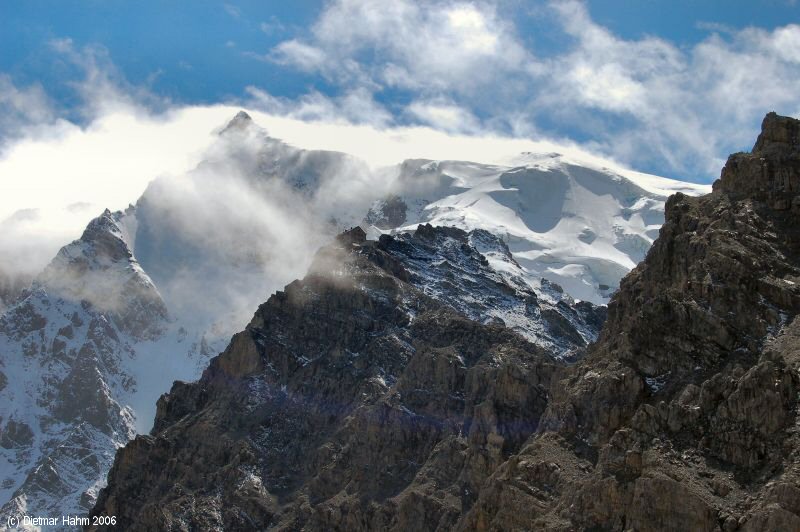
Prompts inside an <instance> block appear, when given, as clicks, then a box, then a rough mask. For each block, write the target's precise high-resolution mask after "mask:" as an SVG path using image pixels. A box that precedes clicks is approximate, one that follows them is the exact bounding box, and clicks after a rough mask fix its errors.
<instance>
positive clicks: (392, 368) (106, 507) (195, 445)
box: [95, 226, 557, 530]
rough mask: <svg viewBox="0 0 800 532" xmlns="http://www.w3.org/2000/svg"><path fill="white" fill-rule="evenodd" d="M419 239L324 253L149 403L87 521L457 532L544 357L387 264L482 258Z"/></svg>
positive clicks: (545, 377) (427, 236) (541, 379)
mask: <svg viewBox="0 0 800 532" xmlns="http://www.w3.org/2000/svg"><path fill="white" fill-rule="evenodd" d="M418 233H419V235H417V236H416V237H414V238H410V237H403V240H402V242H396V241H394V239H392V238H390V237H387V238H384V239H382V240H381V241H380V242H374V241H366V240H365V239H364V234H363V232H362V231H360V229H356V230H353V231H350V232H348V233H345V234H343V235H342V236H341V237H340V238H338V239H337V242H336V243H335V244H334V245H332V246H331V247H329V248H326V249H324V250H322V251H321V252H320V253H319V254H318V256H317V258H316V262H315V263H314V265H313V266H312V268H311V271H310V272H309V274H308V275H307V276H306V278H305V279H303V280H302V281H295V282H294V283H292V284H290V285H288V286H287V287H286V289H285V290H284V291H283V292H278V293H276V294H275V295H274V296H272V297H271V298H270V299H269V300H268V301H267V302H266V303H264V304H263V305H262V306H261V307H260V308H259V309H258V311H257V312H256V314H255V316H254V318H253V320H252V321H251V323H250V324H249V325H248V326H247V328H246V329H245V330H244V331H243V332H241V333H239V334H237V335H236V336H235V337H234V338H233V340H232V341H231V344H230V345H229V347H228V348H227V350H226V351H225V352H224V353H222V354H221V355H220V356H219V357H217V358H215V359H214V360H213V362H212V364H211V365H210V367H209V368H208V369H207V370H206V372H205V373H204V375H203V378H202V379H201V381H200V382H199V383H197V384H183V383H176V384H175V386H174V387H173V389H172V391H171V392H170V394H168V395H165V396H164V397H162V399H161V400H160V401H159V404H158V413H157V419H156V423H155V428H154V430H153V433H152V435H150V436H140V437H138V438H136V440H134V441H133V442H132V443H131V444H130V445H128V446H127V447H126V448H125V449H124V450H123V451H122V452H121V453H119V455H118V458H117V460H116V463H115V465H114V467H113V470H112V472H111V477H110V478H111V484H110V486H109V488H108V489H106V490H105V491H104V492H103V494H102V496H101V498H102V500H101V501H100V503H99V504H98V506H97V509H96V510H95V512H96V513H103V512H105V513H109V514H114V515H117V516H118V519H119V522H122V523H126V525H129V526H130V527H131V528H132V529H139V530H149V529H156V528H164V527H168V528H172V529H183V528H186V527H188V528H189V529H215V528H221V527H224V528H227V529H247V528H252V527H255V528H262V527H266V526H274V527H277V528H286V529H299V528H301V527H304V526H305V527H308V528H311V529H331V528H340V529H359V528H365V527H366V528H370V529H381V528H387V527H396V528H400V529H404V530H412V529H417V530H424V529H426V528H430V527H431V526H433V525H434V524H435V523H440V524H441V525H442V526H444V527H445V528H449V527H452V526H454V525H455V524H456V522H457V521H458V519H459V517H460V516H461V515H462V514H463V513H464V512H465V510H466V509H467V508H469V506H470V505H471V504H472V502H473V501H474V500H475V498H476V496H477V494H478V493H479V490H480V486H481V484H482V482H483V481H484V480H485V479H486V477H487V476H488V474H490V473H491V472H492V471H493V470H494V468H496V467H497V466H499V465H500V464H502V463H503V462H504V461H505V460H506V459H507V458H508V457H509V456H510V455H512V454H513V453H514V452H516V451H517V450H518V449H519V447H520V445H521V444H522V442H524V441H525V440H526V439H527V438H528V437H529V436H530V435H531V434H532V433H533V432H534V431H535V430H536V427H537V426H538V420H539V417H540V416H541V413H542V412H543V411H544V408H545V405H546V402H547V391H546V390H547V388H548V386H549V383H550V378H551V375H552V374H553V371H554V369H555V368H556V365H557V362H556V361H555V359H554V358H553V357H552V353H550V352H548V351H545V350H544V349H543V348H541V347H538V346H536V345H534V344H532V343H529V342H528V341H526V340H525V339H523V338H522V337H521V336H520V335H518V334H516V333H514V332H513V331H511V330H510V329H508V328H506V327H504V326H502V325H495V324H491V323H489V324H481V323H478V322H477V321H473V320H470V319H467V318H466V317H464V316H463V315H462V314H459V313H458V312H456V311H455V310H454V309H453V308H452V307H451V306H449V305H448V304H445V303H443V302H441V301H438V300H437V299H435V298H433V297H431V296H428V295H426V294H425V293H424V292H423V290H421V289H420V288H418V287H417V286H415V284H414V282H415V281H419V280H415V279H414V277H415V275H416V274H414V273H413V272H410V271H409V270H407V269H406V268H405V267H404V265H403V262H402V260H401V259H402V258H403V257H406V258H407V255H406V254H407V253H411V252H413V251H415V250H416V251H417V252H421V250H422V248H421V247H419V246H421V245H422V242H421V240H420V239H422V240H426V241H430V240H431V239H433V240H436V239H439V241H440V242H443V239H445V238H453V237H454V238H456V242H457V243H458V244H459V245H460V246H463V247H464V248H466V251H463V253H464V254H465V255H467V256H471V257H473V258H474V259H475V260H476V261H478V257H480V256H481V255H480V254H478V253H477V252H476V251H475V250H474V249H473V248H471V247H469V245H468V243H467V242H468V235H467V234H466V233H464V232H463V231H459V230H452V231H450V230H444V229H435V228H431V227H430V226H427V227H422V228H421V229H420V231H418ZM449 233H453V235H451V236H448V235H449ZM403 245H404V246H405V247H403ZM401 248H402V249H401ZM456 249H459V248H456ZM451 258H452V257H451ZM484 260H485V259H484ZM431 268H433V266H431ZM506 289H507V290H509V291H512V288H511V287H508V286H507V287H506Z"/></svg>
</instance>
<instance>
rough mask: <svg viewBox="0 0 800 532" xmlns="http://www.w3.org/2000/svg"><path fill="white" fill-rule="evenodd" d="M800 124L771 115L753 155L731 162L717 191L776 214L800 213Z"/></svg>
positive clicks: (716, 185) (736, 157)
mask: <svg viewBox="0 0 800 532" xmlns="http://www.w3.org/2000/svg"><path fill="white" fill-rule="evenodd" d="M799 138H800V120H797V119H795V118H791V117H787V116H779V115H777V114H775V113H774V112H773V113H769V114H767V116H766V117H764V121H763V123H762V125H761V134H760V135H759V136H758V140H757V141H756V143H755V145H754V146H753V151H752V152H751V153H734V154H733V155H731V156H730V157H729V158H728V162H727V163H725V167H724V168H723V169H722V174H721V175H720V178H719V179H718V180H717V181H716V182H715V183H714V191H721V192H724V193H726V194H728V196H730V197H731V199H734V200H743V199H751V200H753V201H755V202H756V203H760V204H766V205H767V206H768V207H769V208H771V209H774V210H776V211H788V210H792V211H794V212H800V149H798V148H800V143H799V142H798V139H799Z"/></svg>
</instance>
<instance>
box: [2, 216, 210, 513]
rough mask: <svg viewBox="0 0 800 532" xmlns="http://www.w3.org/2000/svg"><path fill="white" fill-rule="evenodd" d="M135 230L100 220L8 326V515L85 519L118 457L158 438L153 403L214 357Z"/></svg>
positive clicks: (22, 302)
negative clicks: (144, 254) (178, 316)
mask: <svg viewBox="0 0 800 532" xmlns="http://www.w3.org/2000/svg"><path fill="white" fill-rule="evenodd" d="M129 220H130V213H128V214H126V213H115V214H112V213H110V212H108V211H106V212H105V213H103V214H102V215H101V216H100V217H98V218H97V219H95V220H93V221H92V222H91V223H90V224H89V226H88V227H87V229H86V231H85V232H84V233H83V235H82V236H81V238H80V239H79V240H77V241H75V242H73V243H71V244H69V245H67V246H65V247H64V248H62V249H61V251H60V252H59V253H58V255H57V256H56V257H55V259H53V261H52V262H51V264H50V265H49V266H48V267H47V268H46V269H45V270H44V272H42V274H41V275H39V276H38V277H37V279H36V280H35V282H34V283H33V285H32V287H31V289H30V290H28V291H26V292H25V293H24V294H23V295H22V296H21V297H20V298H19V299H18V300H17V301H16V302H15V303H14V304H13V305H11V306H10V308H9V309H8V310H7V311H6V312H5V313H4V314H3V315H2V317H0V404H2V410H1V411H0V416H2V423H3V425H2V431H0V500H2V501H3V512H4V514H5V515H14V514H27V515H68V514H70V515H79V514H82V513H85V512H86V511H87V509H88V508H90V507H91V505H92V503H93V501H94V498H95V497H96V494H97V491H98V489H99V487H100V486H101V485H102V483H103V482H104V478H105V473H106V471H107V470H108V468H109V467H110V465H111V462H112V461H113V457H114V451H115V449H116V448H117V447H119V446H120V445H122V444H124V443H125V442H127V441H128V440H129V439H130V438H131V437H132V436H133V435H134V434H136V433H137V432H142V431H145V430H148V429H149V424H151V423H152V416H153V414H154V408H153V401H154V400H155V399H156V398H157V397H158V395H160V394H161V393H162V392H163V390H164V389H166V388H167V387H169V386H170V384H171V383H172V381H173V380H175V379H192V378H195V377H196V376H197V375H198V372H199V370H200V368H202V367H203V366H204V365H205V363H206V361H207V359H208V357H210V356H211V355H212V354H213V353H212V352H211V351H210V350H209V349H206V350H205V352H204V351H203V350H201V349H198V347H197V346H191V345H187V344H191V342H189V341H188V340H187V338H186V337H187V334H186V333H179V332H178V331H177V330H176V323H175V321H174V320H170V319H169V317H168V314H167V309H166V306H165V304H164V302H163V300H162V298H161V296H160V294H159V292H158V290H157V289H156V287H155V285H154V284H153V283H152V281H151V280H150V278H149V277H148V276H147V274H146V273H145V272H144V271H143V270H142V268H141V267H140V265H139V264H138V262H137V260H136V258H135V256H134V255H133V253H132V252H131V248H130V245H129V237H128V235H127V233H128V227H127V226H126V221H129ZM220 340H221V341H224V340H225V339H220ZM145 405H147V406H145Z"/></svg>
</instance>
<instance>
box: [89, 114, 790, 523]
mask: <svg viewBox="0 0 800 532" xmlns="http://www.w3.org/2000/svg"><path fill="white" fill-rule="evenodd" d="M798 124H800V123H799V122H798V121H797V120H794V119H789V118H784V117H778V116H777V115H774V114H770V115H768V116H767V118H766V119H765V121H764V126H763V131H762V134H761V136H760V137H759V140H758V142H757V143H756V145H755V147H754V150H753V152H752V153H750V154H735V155H733V156H731V158H730V159H729V161H728V163H727V164H726V166H725V168H724V169H723V171H722V177H721V179H720V180H719V181H718V182H717V183H716V184H715V187H714V192H713V193H712V194H710V195H708V196H705V197H701V198H690V197H687V196H684V195H681V194H677V195H675V196H673V197H672V198H671V199H670V200H669V202H668V203H667V211H666V223H665V224H664V226H663V227H662V229H661V232H660V236H659V239H658V241H657V242H656V244H655V245H654V246H653V247H652V248H651V250H650V251H649V253H648V254H647V257H646V259H645V260H644V262H643V263H642V264H640V265H639V266H638V267H637V268H636V269H635V270H634V271H632V272H631V273H630V275H628V276H627V277H626V278H625V279H624V281H623V282H622V284H621V286H620V290H619V292H618V293H617V294H616V295H615V297H614V298H613V300H612V302H611V304H610V306H609V310H608V321H607V322H606V325H605V327H604V329H603V332H602V334H601V335H600V338H599V340H598V341H597V342H596V343H595V344H593V345H591V346H590V347H589V348H588V353H587V354H586V356H584V357H582V358H581V359H580V360H579V361H578V362H577V363H575V364H573V365H570V366H567V365H564V364H560V363H557V362H554V361H553V359H552V358H551V357H550V356H548V353H547V352H546V351H545V350H544V349H542V348H541V347H538V346H537V345H536V344H534V343H531V342H527V341H525V340H524V339H523V338H522V337H521V336H520V335H518V334H516V333H514V332H512V331H511V330H509V328H508V327H505V326H502V325H499V324H493V323H492V322H491V321H485V322H483V323H481V320H480V319H479V318H478V316H476V315H470V314H469V310H468V309H466V308H462V307H460V306H459V305H460V304H459V303H458V302H455V303H453V302H449V303H448V301H447V298H438V299H437V298H436V297H433V295H435V292H436V290H438V289H439V288H441V287H442V286H446V285H445V284H444V282H445V281H446V280H447V278H446V276H444V275H440V274H441V271H442V270H441V269H437V268H441V266H442V265H443V264H444V263H441V262H439V260H441V259H437V260H436V261H428V262H427V264H428V265H429V268H430V271H431V272H432V273H431V274H430V276H429V277H428V279H427V281H425V282H422V281H420V279H424V278H425V272H426V271H428V270H427V269H426V268H422V267H420V266H419V264H422V262H420V261H421V260H422V259H424V258H425V255H424V253H422V252H423V251H424V252H425V253H430V251H431V249H432V248H434V247H435V248H437V249H438V248H441V247H442V246H441V244H436V245H435V246H431V248H426V247H425V244H424V242H426V241H427V242H437V240H436V239H439V238H442V235H443V233H444V232H446V230H435V229H434V228H430V227H425V226H422V227H421V228H420V230H418V232H417V233H418V234H417V235H415V236H414V237H413V238H414V239H416V240H417V241H413V242H405V241H403V239H388V238H389V237H387V238H386V239H382V240H381V241H379V242H378V243H374V242H369V241H363V240H361V239H354V238H348V239H347V242H340V243H339V244H338V245H335V246H332V247H330V248H327V249H326V250H325V251H324V252H323V253H321V254H320V256H319V257H318V262H317V266H318V267H317V268H312V271H311V272H310V273H309V275H308V276H307V277H306V278H305V279H304V280H303V281H296V282H295V283H292V284H291V285H289V286H288V287H287V288H286V290H285V291H284V292H279V293H278V294H276V295H274V296H273V297H271V298H270V300H269V301H268V302H267V303H265V304H264V305H262V306H261V307H260V308H259V310H258V312H257V313H256V316H255V317H254V318H253V321H252V322H251V323H250V325H249V326H248V327H247V329H246V330H245V331H244V332H242V333H240V334H239V335H237V336H236V337H235V338H234V340H233V342H232V343H231V345H230V347H229V348H228V349H227V350H226V351H225V352H224V353H223V354H222V355H220V356H219V357H218V358H216V359H215V360H214V361H213V363H212V364H211V366H210V367H209V369H208V370H207V371H206V372H205V374H204V376H203V378H202V380H201V381H200V382H199V383H197V384H182V383H178V384H176V385H175V387H173V390H172V392H171V393H170V394H169V395H166V396H164V397H163V398H162V400H161V401H160V403H159V410H158V411H159V414H158V420H157V422H156V429H155V430H154V431H153V433H152V434H151V435H150V436H141V437H138V438H137V439H136V440H134V442H132V443H131V444H129V445H128V446H127V447H126V448H124V449H122V450H121V451H120V452H119V453H118V455H117V458H116V461H115V464H114V467H113V469H112V471H111V474H110V476H109V485H108V487H107V488H106V489H105V490H103V492H102V494H101V496H100V497H99V499H98V504H97V506H96V507H95V509H94V512H93V514H94V515H116V516H117V518H118V519H119V520H120V522H121V523H124V526H125V527H126V528H129V529H133V530H148V529H153V528H160V529H164V528H166V529H171V530H190V529H209V528H211V529H215V528H217V529H218V528H224V529H228V530H239V529H251V528H275V529H284V530H297V529H306V530H449V529H463V530H541V529H547V530H564V531H566V530H642V531H648V530H676V531H677V530H709V531H712V530H724V531H732V530H746V531H772V530H800V488H798V486H800V425H799V424H798V411H797V409H798V392H799V391H800V374H799V373H798V371H799V370H800V322H798V321H797V320H796V319H795V318H796V316H797V313H798V309H799V308H800V284H798V283H800V233H799V232H798V230H797V227H798V211H797V208H796V204H797V202H796V201H795V198H796V194H797V193H798V190H800V187H798V185H799V184H800V183H798V179H799V178H800V175H799V174H798V168H799V167H800V166H798V165H800V154H798V141H797V138H798V135H797V133H798V130H799V129H800V126H799V125H798ZM448 238H450V239H451V240H452V239H457V235H456V236H454V235H450V236H449V237H448ZM470 238H473V239H474V238H475V235H473V236H471V237H470ZM356 240H358V241H356ZM454 241H455V240H454ZM469 242H473V244H474V246H476V247H479V244H478V243H476V242H474V241H470V240H468V241H467V242H466V244H467V247H469ZM437 253H439V254H440V255H437V256H441V254H445V255H446V250H445V251H440V252H437ZM477 260H479V259H477ZM446 262H448V263H450V264H451V265H452V264H453V262H452V261H451V260H449V259H447V260H446ZM475 271H478V270H475ZM437 272H439V273H437ZM462 278H463V276H462ZM452 285H453V287H454V288H453V289H454V290H455V291H456V292H458V291H462V290H467V289H468V288H469V285H468V284H465V283H463V282H462V283H453V284H452ZM431 287H433V288H434V289H436V290H434V291H433V292H431V294H430V295H429V294H428V293H427V292H426V290H427V291H428V292H430V291H431ZM482 297H483V298H484V299H486V300H489V298H490V297H494V295H491V296H488V295H485V294H484V296H482ZM459 301H463V298H461V299H459ZM539 310H540V312H541V311H542V310H543V309H541V308H540V309H539ZM544 310H546V309H544ZM562 316H564V315H563V314H562ZM588 321H589V320H588V318H587V322H588Z"/></svg>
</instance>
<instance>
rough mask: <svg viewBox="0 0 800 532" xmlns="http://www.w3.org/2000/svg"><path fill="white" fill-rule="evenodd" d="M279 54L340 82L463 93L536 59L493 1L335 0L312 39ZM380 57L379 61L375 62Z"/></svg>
mask: <svg viewBox="0 0 800 532" xmlns="http://www.w3.org/2000/svg"><path fill="white" fill-rule="evenodd" d="M273 53H274V54H275V57H276V58H277V59H278V60H279V61H282V62H285V63H291V64H294V65H296V66H297V67H298V68H301V69H303V70H307V71H309V70H317V71H319V72H321V73H322V74H323V75H325V76H326V77H328V78H330V79H334V80H339V81H353V80H355V81H357V82H359V83H363V82H364V79H365V78H366V79H369V80H370V81H371V82H373V83H376V84H381V85H387V86H393V87H401V88H410V89H419V90H441V89H448V90H456V91H459V92H473V91H475V90H478V89H479V88H480V87H483V86H486V85H490V84H493V83H494V82H495V81H496V80H495V79H494V78H493V76H495V75H500V74H502V73H503V72H504V71H515V70H518V69H521V68H524V67H525V62H526V61H527V60H528V59H529V56H528V53H527V52H526V50H525V48H524V47H523V46H522V45H521V44H520V42H519V40H518V38H517V37H516V35H515V34H514V32H513V26H512V25H511V24H508V23H506V22H505V21H503V20H501V19H500V18H499V17H498V16H497V13H496V11H495V9H494V8H493V7H492V6H491V4H483V3H482V4H475V3H468V2H457V3H443V2H431V3H427V4H425V3H422V4H421V3H417V2H412V1H410V0H397V1H394V2H383V1H380V0H338V1H335V2H333V3H331V4H329V5H328V6H327V7H326V8H325V10H324V11H323V13H322V14H321V16H320V17H319V19H318V20H317V21H316V23H315V24H314V26H313V28H312V35H311V38H310V39H309V40H307V41H301V40H297V39H292V40H288V41H284V42H283V43H281V44H279V45H278V46H277V47H276V48H275V49H274V50H273ZM375 54H378V55H379V56H380V59H378V60H377V61H375V62H374V63H372V64H369V61H368V60H369V58H370V57H372V56H373V55H375ZM364 56H366V60H364Z"/></svg>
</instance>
